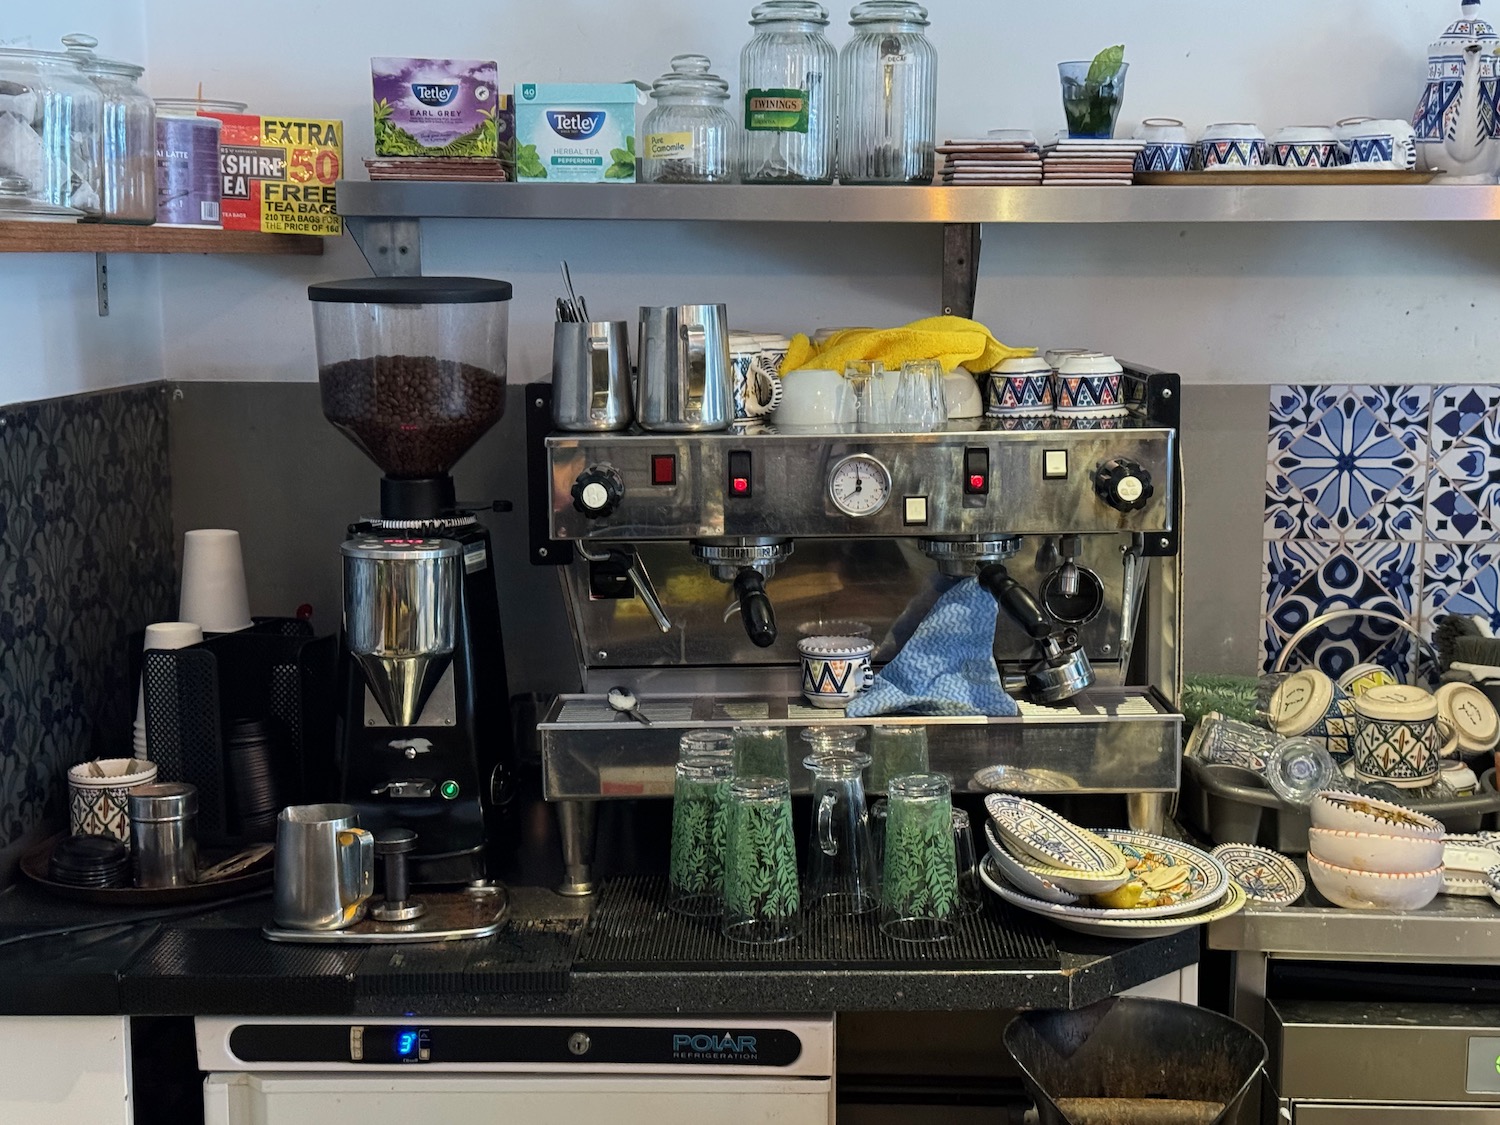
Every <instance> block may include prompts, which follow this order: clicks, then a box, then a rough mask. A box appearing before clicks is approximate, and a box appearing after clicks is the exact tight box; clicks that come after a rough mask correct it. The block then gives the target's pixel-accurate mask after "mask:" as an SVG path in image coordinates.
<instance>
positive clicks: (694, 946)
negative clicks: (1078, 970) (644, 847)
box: [573, 875, 1062, 972]
mask: <svg viewBox="0 0 1500 1125" xmlns="http://www.w3.org/2000/svg"><path fill="white" fill-rule="evenodd" d="M985 899H986V901H985V904H984V907H983V909H982V910H981V911H980V912H979V913H978V914H974V915H971V916H968V917H965V918H963V919H962V920H961V921H960V922H959V924H958V927H957V933H955V934H954V935H953V936H952V937H950V938H949V939H948V940H947V941H941V942H927V943H919V942H902V941H893V940H892V939H891V938H888V937H886V936H885V935H884V934H883V933H881V932H880V926H879V923H878V920H877V916H876V914H874V913H870V914H864V915H859V916H857V917H851V916H847V915H845V916H832V917H828V916H823V917H819V916H813V917H809V916H804V919H803V924H802V927H801V930H800V932H799V933H798V934H797V936H796V937H794V938H792V939H791V940H790V941H785V942H781V943H779V944H776V945H744V944H741V943H740V942H735V941H730V940H729V939H728V938H726V937H724V936H723V935H722V934H721V933H719V930H718V920H717V919H714V918H685V917H683V916H682V915H680V914H676V913H674V912H673V911H671V910H669V909H668V908H667V879H666V877H665V876H663V875H631V876H624V877H621V878H617V879H610V880H607V881H606V882H605V883H604V885H603V888H602V889H601V890H600V892H599V901H598V903H597V905H595V907H594V908H593V910H592V911H591V912H590V913H589V919H588V922H587V924H586V925H585V927H584V930H583V934H582V937H581V938H580V940H579V944H578V952H577V954H576V955H575V957H574V961H573V969H574V971H575V972H629V971H636V972H641V971H651V970H658V971H659V970H662V969H674V970H680V971H683V972H722V971H724V970H725V969H726V968H733V967H735V966H736V965H741V964H754V965H763V964H775V965H783V966H787V967H795V968H801V969H814V970H830V969H843V970H847V969H860V968H880V969H892V968H931V967H934V966H938V967H943V968H953V969H977V968H984V969H991V970H1002V971H1003V970H1010V971H1017V972H1056V971H1058V970H1059V969H1060V967H1061V964H1062V962H1061V958H1060V957H1059V956H1058V952H1057V946H1056V945H1055V944H1053V942H1052V940H1051V939H1050V938H1048V937H1046V936H1045V935H1044V934H1042V933H1041V932H1040V930H1038V929H1037V927H1036V926H1035V924H1034V923H1032V922H1031V921H1030V920H1029V919H1028V918H1027V917H1026V916H1024V915H1022V914H1020V913H1018V912H1015V911H1012V910H1010V909H1008V908H1007V907H1005V906H1004V905H1003V904H1002V903H1000V902H999V901H998V900H997V899H995V898H994V896H992V895H986V896H985Z"/></svg>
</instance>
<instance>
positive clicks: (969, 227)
mask: <svg viewBox="0 0 1500 1125" xmlns="http://www.w3.org/2000/svg"><path fill="white" fill-rule="evenodd" d="M980 230H981V227H980V225H979V224H978V223H944V224H943V315H944V316H963V317H972V316H973V315H974V290H975V289H976V288H978V286H979V232H980Z"/></svg>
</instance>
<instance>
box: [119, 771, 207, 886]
mask: <svg viewBox="0 0 1500 1125" xmlns="http://www.w3.org/2000/svg"><path fill="white" fill-rule="evenodd" d="M197 828H198V789H197V787H196V786H193V785H187V784H184V783H182V782H167V783H163V784H159V785H140V786H137V787H136V788H134V789H132V790H131V791H130V855H131V862H132V864H133V866H134V868H135V885H136V886H138V887H185V886H187V885H188V884H190V883H196V882H197V881H198V840H197Z"/></svg>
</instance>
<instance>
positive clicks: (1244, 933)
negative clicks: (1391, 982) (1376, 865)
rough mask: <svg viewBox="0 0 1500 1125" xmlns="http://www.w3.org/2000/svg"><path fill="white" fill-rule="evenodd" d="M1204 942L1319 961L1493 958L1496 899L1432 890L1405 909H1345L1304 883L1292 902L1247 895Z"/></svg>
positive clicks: (1497, 950)
mask: <svg viewBox="0 0 1500 1125" xmlns="http://www.w3.org/2000/svg"><path fill="white" fill-rule="evenodd" d="M1309 900H1313V901H1311V902H1309ZM1208 947H1209V948H1210V949H1228V950H1233V951H1235V952H1242V953H1260V954H1267V955H1271V956H1276V957H1303V958H1308V959H1312V960H1325V961H1333V960H1338V961H1418V962H1423V963H1429V964H1430V963H1438V962H1454V963H1462V964H1483V963H1492V964H1500V907H1497V906H1496V905H1495V904H1494V903H1493V902H1491V901H1490V900H1489V899H1488V898H1474V897H1469V896H1463V895H1438V897H1437V898H1435V899H1434V900H1433V901H1432V902H1431V903H1430V904H1429V905H1428V906H1425V907H1423V908H1422V909H1421V910H1417V911H1412V912H1409V913H1402V912H1399V911H1394V910H1345V909H1344V908H1342V907H1339V906H1332V905H1329V904H1327V903H1326V902H1324V900H1323V899H1322V898H1321V897H1320V896H1319V895H1318V892H1317V891H1316V890H1314V889H1313V888H1311V887H1309V888H1308V892H1307V895H1306V896H1304V898H1303V901H1302V903H1301V904H1298V905H1296V906H1263V905H1257V904H1255V903H1251V904H1250V905H1249V906H1247V907H1246V908H1245V909H1244V910H1242V911H1241V912H1240V913H1238V914H1235V915H1233V916H1232V917H1229V918H1225V919H1224V920H1223V921H1221V922H1214V923H1213V924H1212V925H1210V926H1209V927H1208Z"/></svg>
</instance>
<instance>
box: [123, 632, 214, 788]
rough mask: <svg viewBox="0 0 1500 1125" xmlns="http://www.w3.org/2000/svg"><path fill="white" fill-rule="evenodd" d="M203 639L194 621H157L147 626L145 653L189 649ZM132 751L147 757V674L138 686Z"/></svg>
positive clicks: (143, 648)
mask: <svg viewBox="0 0 1500 1125" xmlns="http://www.w3.org/2000/svg"><path fill="white" fill-rule="evenodd" d="M202 639H203V630H202V629H200V628H199V627H198V626H197V625H196V624H195V623H194V622H192V621H157V622H154V623H153V624H151V625H147V626H146V643H145V644H143V645H142V646H141V648H142V650H143V651H145V652H150V651H151V650H152V649H154V648H158V649H160V648H187V647H188V646H189V645H195V644H197V643H198V642H199V641H201V640H202ZM130 745H131V751H132V752H133V753H134V754H135V756H136V757H137V758H145V757H147V752H146V684H145V674H144V672H143V673H142V682H141V683H140V684H139V685H137V689H136V695H135V724H134V726H133V727H132V728H131V732H130Z"/></svg>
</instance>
